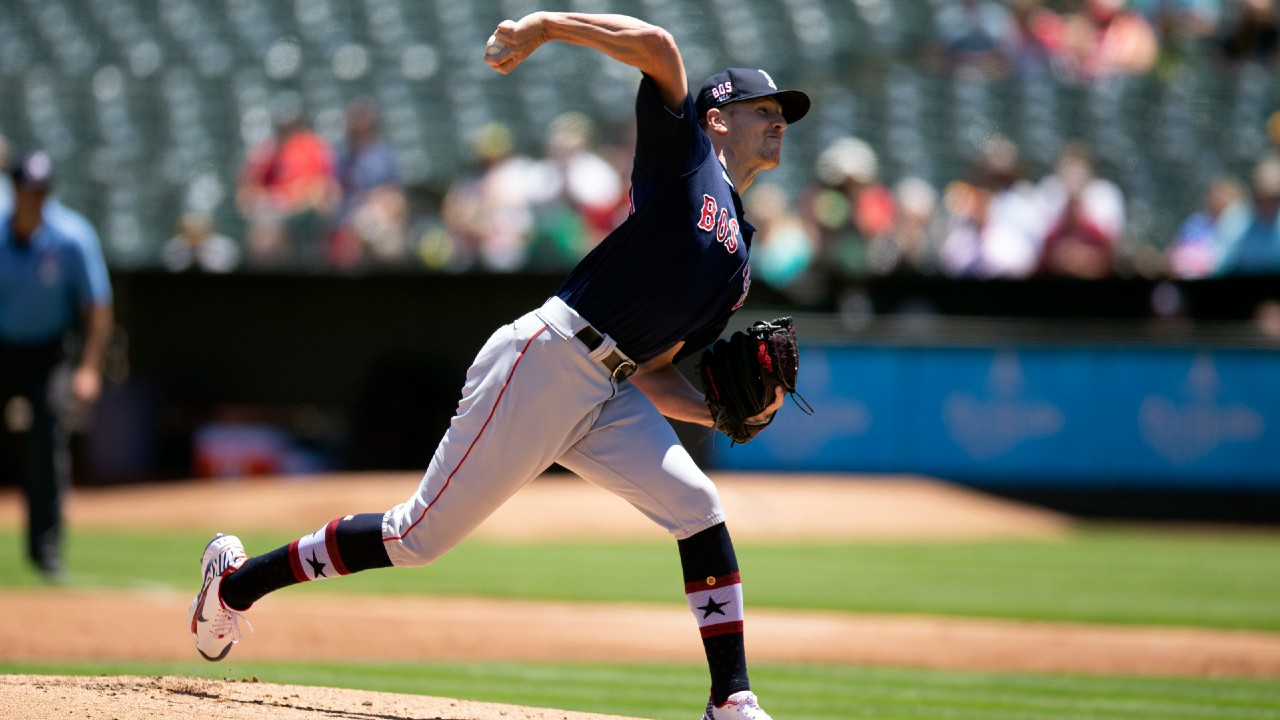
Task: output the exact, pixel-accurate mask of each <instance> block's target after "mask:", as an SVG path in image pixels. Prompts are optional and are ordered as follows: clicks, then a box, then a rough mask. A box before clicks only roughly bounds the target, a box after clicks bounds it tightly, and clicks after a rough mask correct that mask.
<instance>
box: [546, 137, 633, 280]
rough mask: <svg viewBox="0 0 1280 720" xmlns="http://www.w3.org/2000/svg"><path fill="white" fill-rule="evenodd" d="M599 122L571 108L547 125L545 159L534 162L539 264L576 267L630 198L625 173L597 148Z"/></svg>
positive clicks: (613, 225)
mask: <svg viewBox="0 0 1280 720" xmlns="http://www.w3.org/2000/svg"><path fill="white" fill-rule="evenodd" d="M594 144H595V123H594V122H593V121H592V120H591V118H590V117H588V116H586V115H584V114H582V113H579V112H567V113H564V114H562V115H560V116H559V117H557V118H556V119H555V120H553V121H552V122H551V125H550V126H549V127H548V128H547V141H546V158H544V159H543V160H542V161H540V162H538V163H537V164H536V165H535V166H534V167H533V173H534V176H533V178H532V182H533V186H532V188H531V191H532V193H533V202H534V204H535V211H536V214H537V220H536V223H537V230H536V237H535V239H534V245H533V248H532V250H531V255H532V258H531V261H532V264H533V265H534V266H535V267H545V268H558V269H565V268H570V267H573V265H574V264H576V263H577V262H578V261H579V260H581V259H582V257H583V256H584V255H586V254H587V251H588V250H590V249H591V248H593V247H595V246H596V244H597V243H599V242H600V240H602V239H604V236H605V235H607V234H609V231H610V230H612V229H613V228H614V227H615V226H616V225H617V221H618V212H619V208H620V206H622V205H623V204H624V203H625V202H626V192H625V190H626V189H625V187H624V185H623V182H622V177H621V176H620V175H619V174H618V171H617V170H615V169H614V167H613V165H612V164H610V162H609V161H608V160H606V159H605V158H604V157H602V156H601V155H600V154H599V153H597V152H596V150H595V149H594Z"/></svg>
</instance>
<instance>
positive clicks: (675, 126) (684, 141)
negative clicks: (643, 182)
mask: <svg viewBox="0 0 1280 720" xmlns="http://www.w3.org/2000/svg"><path fill="white" fill-rule="evenodd" d="M702 137H703V132H702V128H701V127H699V125H698V120H697V118H696V117H695V112H694V109H693V96H691V95H686V96H685V98H684V105H683V106H682V107H681V108H680V112H679V113H678V114H677V113H673V112H671V110H670V108H668V107H667V106H666V105H664V104H663V103H662V99H661V98H660V97H659V95H658V88H657V86H656V85H655V84H654V82H653V79H652V78H650V77H649V76H648V75H645V76H643V78H642V79H641V80H640V89H639V90H638V91H637V93H636V157H635V165H636V169H637V170H639V171H641V172H643V173H645V174H646V175H649V176H651V177H655V178H656V177H669V176H673V175H682V174H684V173H685V172H686V171H687V170H688V169H689V168H690V167H691V166H692V165H694V163H693V162H692V160H691V156H692V155H693V154H694V149H695V148H697V147H698V142H699V140H700V139H701V138H702Z"/></svg>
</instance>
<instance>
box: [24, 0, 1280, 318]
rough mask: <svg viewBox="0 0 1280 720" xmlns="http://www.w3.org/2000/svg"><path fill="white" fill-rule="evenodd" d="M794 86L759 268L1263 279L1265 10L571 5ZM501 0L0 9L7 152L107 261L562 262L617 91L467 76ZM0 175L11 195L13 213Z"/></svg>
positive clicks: (613, 197)
mask: <svg viewBox="0 0 1280 720" xmlns="http://www.w3.org/2000/svg"><path fill="white" fill-rule="evenodd" d="M568 6H569V9H578V10H583V11H592V12H601V11H608V12H623V13H628V14H634V15H637V16H640V17H644V18H646V19H650V20H652V21H654V22H656V23H659V24H662V25H664V26H666V27H669V28H673V29H674V30H675V31H676V32H677V33H678V34H679V35H680V41H681V45H682V47H683V48H686V54H687V57H686V61H687V63H688V65H689V71H690V74H691V75H693V76H694V77H695V78H696V77H701V76H703V75H705V74H706V73H708V72H711V71H714V70H715V69H718V68H719V67H722V66H725V65H764V66H767V67H769V68H770V70H771V71H772V72H773V73H774V74H775V75H776V76H778V77H780V78H785V80H786V84H787V85H789V86H796V87H804V88H805V89H806V90H807V91H808V92H810V94H811V95H812V96H813V97H814V100H815V109H816V110H817V117H816V121H815V122H812V123H808V124H806V126H805V127H801V126H797V127H796V128H795V129H794V130H793V131H792V132H791V133H790V134H789V136H788V140H789V143H788V146H787V148H786V149H785V152H784V160H783V165H784V167H783V168H781V169H780V170H779V171H778V172H777V173H776V174H775V175H774V176H773V177H772V178H771V180H773V182H772V183H769V184H766V183H758V187H754V188H753V189H752V190H751V192H750V193H748V197H746V198H745V200H746V202H747V203H748V206H749V208H748V217H749V218H750V219H751V221H752V222H753V224H754V225H755V226H756V227H757V229H758V235H757V237H756V246H755V253H754V263H753V265H754V267H755V271H756V274H757V278H758V279H760V280H762V281H763V282H766V283H768V284H769V285H771V286H773V287H775V288H777V289H778V290H780V291H782V292H784V293H787V294H788V295H790V296H791V297H792V298H794V299H795V300H796V301H797V302H801V303H804V302H809V301H817V300H819V299H820V298H818V297H816V296H817V295H821V294H822V293H825V292H827V290H826V288H827V287H828V286H829V283H828V282H827V281H828V280H830V279H831V278H859V277H871V276H884V275H891V274H895V273H914V274H926V275H934V276H943V277H957V278H1029V277H1034V276H1040V275H1059V276H1069V277H1076V278H1086V279H1090V278H1104V277H1117V276H1119V277H1126V276H1139V277H1146V278H1159V277H1169V278H1188V279H1194V278H1204V277H1214V276H1222V275H1231V274H1253V275H1257V274H1269V273H1276V272H1280V223H1278V222H1277V214H1278V213H1280V112H1278V109H1280V79H1277V74H1276V72H1275V70H1276V66H1277V56H1278V54H1280V9H1278V8H1277V6H1276V0H1129V1H1127V2H1126V0H904V1H901V2H899V1H896V0H895V1H892V2H891V1H890V0H782V1H781V2H779V1H777V0H745V1H744V0H696V1H686V0H636V1H634V2H623V1H622V0H576V1H575V2H570V3H568ZM535 9H537V7H536V5H534V4H532V3H529V2H524V1H522V0H501V1H499V0H493V1H492V2H476V3H459V2H454V1H453V0H288V1H287V2H272V3H261V2H256V0H208V1H206V0H11V1H10V2H6V3H4V4H2V5H0V94H2V95H3V97H4V98H5V101H4V102H0V134H2V135H4V136H6V137H7V139H8V140H7V142H5V143H3V144H0V145H2V147H0V152H3V151H5V149H7V148H10V147H11V148H12V149H14V150H27V149H36V148H39V149H44V150H46V151H47V152H49V153H50V155H52V156H53V158H54V162H55V167H56V168H57V177H58V183H57V192H58V194H59V195H60V196H61V199H62V200H63V202H64V203H66V204H68V205H70V206H72V207H74V208H76V209H79V210H80V211H82V212H83V213H84V214H85V215H86V216H87V217H88V218H89V219H90V220H91V221H92V222H93V224H94V225H95V226H96V227H97V228H98V230H99V232H100V234H101V235H102V239H103V245H104V251H105V253H106V256H107V259H108V263H109V264H110V265H111V266H112V268H113V269H117V270H130V269H158V268H165V269H168V270H171V271H175V272H178V271H203V272H232V271H267V272H271V271H279V272H300V271H301V272H364V271H370V270H378V269H397V270H417V271H427V272H467V271H486V272H498V273H500V272H513V271H525V270H534V271H540V270H560V269H564V268H567V267H570V266H571V265H572V264H573V263H574V262H576V260H577V259H578V258H580V257H581V256H582V255H583V254H584V253H585V252H587V251H588V250H589V249H590V248H591V247H592V246H593V245H594V243H596V242H597V241H598V240H599V239H600V238H601V237H603V236H604V234H605V233H606V232H607V231H608V230H609V229H610V228H612V227H613V226H614V225H616V224H617V222H619V220H620V219H621V218H622V217H624V216H625V213H626V212H627V207H628V202H627V186H628V181H627V175H628V173H629V170H630V164H631V158H630V157H629V155H628V153H629V148H630V147H631V146H632V142H631V139H630V132H631V128H630V125H629V123H630V112H631V100H632V96H633V91H634V86H635V82H636V78H634V77H632V76H631V73H629V72H627V69H626V68H621V67H617V66H614V65H613V64H610V63H608V62H607V61H600V60H598V59H597V58H595V57H589V56H586V55H583V54H574V53H573V52H572V50H571V49H566V48H562V47H549V48H548V51H549V52H548V53H546V55H542V56H539V57H537V58H535V59H534V60H533V61H534V62H539V63H544V64H545V67H544V68H543V69H540V70H539V71H538V72H529V73H523V74H522V73H517V74H516V75H515V76H513V77H512V78H509V79H505V80H504V79H501V78H500V77H499V76H497V75H496V74H494V73H492V72H490V71H488V70H487V68H485V67H484V65H483V63H481V62H480V57H479V55H480V52H481V49H482V47H483V42H484V38H485V37H487V35H488V33H489V32H490V30H491V28H492V27H493V25H494V24H496V22H497V21H499V20H501V19H502V18H504V17H508V16H512V17H518V16H520V15H522V14H524V13H525V12H528V11H531V10H535ZM5 192H6V191H5V190H3V189H0V211H2V210H3V208H4V205H5V204H6V199H5Z"/></svg>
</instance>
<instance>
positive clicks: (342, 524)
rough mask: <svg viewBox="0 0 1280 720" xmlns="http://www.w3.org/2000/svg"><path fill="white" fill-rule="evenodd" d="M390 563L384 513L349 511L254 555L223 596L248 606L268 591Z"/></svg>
mask: <svg viewBox="0 0 1280 720" xmlns="http://www.w3.org/2000/svg"><path fill="white" fill-rule="evenodd" d="M390 566H391V559H390V558H389V557H388V556H387V551H386V548H384V547H383V544H382V515H381V514H375V513H363V514H360V515H347V516H346V517H343V518H339V519H337V520H333V521H331V522H330V523H328V524H327V525H325V526H324V527H322V528H320V529H319V530H317V531H315V532H313V533H311V534H310V535H305V536H303V537H301V538H299V539H297V540H295V541H293V542H291V543H289V544H288V545H285V546H283V547H279V548H276V549H275V550H272V551H271V552H268V553H264V554H262V555H257V556H254V557H251V558H249V559H248V560H247V561H245V564H244V565H242V566H241V567H240V569H239V570H237V571H235V572H233V573H231V574H230V575H228V576H227V577H226V578H225V579H224V580H223V581H222V600H223V602H225V603H226V604H227V607H230V608H231V609H232V610H248V609H249V607H250V606H252V605H253V603H255V602H257V601H258V600H259V599H261V598H262V597H263V596H264V595H267V594H268V593H271V592H275V591H276V590H279V589H280V588H283V587H288V586H289V585H296V584H298V583H303V582H309V581H311V580H323V579H326V578H335V577H339V576H342V575H349V574H351V573H354V572H360V571H361V570H369V569H372V568H377V567H390Z"/></svg>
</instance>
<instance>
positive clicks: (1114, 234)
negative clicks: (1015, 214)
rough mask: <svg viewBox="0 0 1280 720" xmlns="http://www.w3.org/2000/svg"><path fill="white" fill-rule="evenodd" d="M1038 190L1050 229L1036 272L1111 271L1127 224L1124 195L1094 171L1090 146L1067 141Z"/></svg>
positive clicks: (1085, 275) (1102, 274)
mask: <svg viewBox="0 0 1280 720" xmlns="http://www.w3.org/2000/svg"><path fill="white" fill-rule="evenodd" d="M1039 193H1040V198H1041V202H1042V205H1043V208H1044V212H1045V213H1046V215H1045V217H1046V218H1047V219H1048V220H1049V229H1048V231H1047V233H1046V234H1045V238H1044V243H1043V247H1042V249H1041V252H1040V258H1039V263H1038V265H1037V268H1036V271H1037V272H1038V273H1042V274H1049V275H1067V276H1073V277H1081V278H1101V277H1105V276H1107V275H1109V274H1111V273H1112V272H1113V271H1114V269H1115V254H1116V248H1117V246H1118V245H1119V242H1120V238H1121V236H1122V235H1123V233H1124V227H1125V203H1124V195H1123V194H1122V193H1121V191H1120V188H1119V186H1118V185H1116V184H1115V183H1113V182H1111V181H1110V180H1106V179H1103V178H1100V177H1098V176H1097V175H1096V174H1095V172H1094V164H1093V151H1092V149H1091V148H1090V147H1089V145H1088V144H1086V143H1084V142H1082V141H1072V142H1069V143H1067V144H1066V146H1065V147H1064V148H1063V150H1062V153H1061V154H1060V155H1059V157H1058V163H1057V165H1056V167H1055V168H1054V170H1053V172H1052V173H1050V174H1049V175H1047V176H1046V177H1045V178H1044V179H1042V180H1041V181H1040V185H1039Z"/></svg>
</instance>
